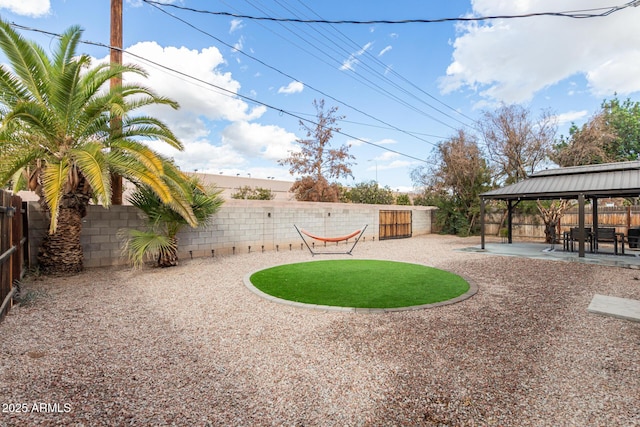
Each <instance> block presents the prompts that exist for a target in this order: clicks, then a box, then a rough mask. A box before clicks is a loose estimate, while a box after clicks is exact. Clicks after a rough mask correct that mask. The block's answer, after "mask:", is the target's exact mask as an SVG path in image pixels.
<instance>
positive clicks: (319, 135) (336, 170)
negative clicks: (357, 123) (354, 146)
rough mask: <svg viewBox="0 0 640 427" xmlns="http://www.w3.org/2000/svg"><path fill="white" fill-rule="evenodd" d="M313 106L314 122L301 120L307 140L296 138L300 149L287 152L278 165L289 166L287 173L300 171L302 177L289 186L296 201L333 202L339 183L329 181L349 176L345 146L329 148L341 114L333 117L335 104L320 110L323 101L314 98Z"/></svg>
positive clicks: (337, 193)
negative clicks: (308, 123)
mask: <svg viewBox="0 0 640 427" xmlns="http://www.w3.org/2000/svg"><path fill="white" fill-rule="evenodd" d="M313 106H314V107H315V109H316V123H315V124H314V126H313V127H310V126H308V125H307V124H306V123H305V122H303V121H302V120H301V121H300V127H301V128H302V129H304V130H305V131H306V136H307V139H298V140H297V141H296V142H297V143H298V145H299V146H300V151H295V152H290V155H289V157H288V158H286V159H283V160H280V161H279V162H278V163H280V164H281V165H289V166H290V168H289V172H290V173H291V174H292V175H293V174H300V175H302V178H300V179H298V180H296V182H295V183H294V184H293V186H292V187H291V191H292V192H293V193H294V194H295V196H296V199H297V200H302V201H318V202H337V201H339V199H340V186H339V185H338V184H337V183H335V182H333V183H332V182H330V180H334V179H338V178H340V177H348V176H351V177H353V175H352V172H351V162H350V161H351V160H352V159H355V157H354V156H352V155H351V154H349V148H350V146H349V145H342V146H341V147H340V148H338V149H334V148H331V145H330V144H331V138H332V137H333V133H334V132H339V131H340V129H339V128H337V127H335V126H334V125H335V123H336V122H337V121H338V120H341V119H343V118H344V117H343V116H337V115H336V113H337V111H338V107H331V108H330V109H328V110H327V111H325V109H324V100H320V101H317V100H314V101H313Z"/></svg>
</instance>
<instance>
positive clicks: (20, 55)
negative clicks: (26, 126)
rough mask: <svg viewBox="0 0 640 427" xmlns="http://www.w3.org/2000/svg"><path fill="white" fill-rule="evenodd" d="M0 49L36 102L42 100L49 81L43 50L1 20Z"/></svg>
mask: <svg viewBox="0 0 640 427" xmlns="http://www.w3.org/2000/svg"><path fill="white" fill-rule="evenodd" d="M0 48H1V49H2V52H3V53H4V54H5V56H6V57H7V59H8V60H9V63H10V64H11V67H12V69H13V71H14V73H15V75H16V76H17V77H18V78H19V79H20V80H21V82H22V84H23V85H24V86H25V87H26V88H27V89H28V90H29V92H30V94H31V95H32V96H34V97H35V98H37V99H38V100H42V99H44V98H45V95H46V87H47V83H48V81H49V79H48V77H47V70H48V69H49V68H50V67H49V60H48V58H47V55H46V53H45V52H44V50H43V49H42V48H41V47H39V46H38V45H36V44H35V43H31V42H29V41H27V40H25V39H24V38H23V37H22V36H21V35H20V34H18V33H17V32H16V31H14V30H13V28H11V26H10V25H9V24H8V23H7V22H5V21H3V20H0Z"/></svg>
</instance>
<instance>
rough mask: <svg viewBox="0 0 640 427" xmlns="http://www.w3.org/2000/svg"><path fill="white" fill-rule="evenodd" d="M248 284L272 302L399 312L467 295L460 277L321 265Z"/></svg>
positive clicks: (384, 266)
mask: <svg viewBox="0 0 640 427" xmlns="http://www.w3.org/2000/svg"><path fill="white" fill-rule="evenodd" d="M249 280H250V282H251V284H252V285H253V286H254V287H256V288H257V289H259V290H260V291H262V292H264V293H266V294H269V295H272V296H274V297H277V298H280V299H284V300H289V301H296V302H301V303H305V304H313V305H322V306H338V307H353V308H399V307H411V306H416V305H425V304H433V303H438V302H442V301H447V300H450V299H453V298H456V297H459V296H460V295H462V294H464V293H466V292H467V291H469V283H467V281H465V280H464V279H463V278H462V277H460V276H458V275H456V274H453V273H449V272H448V271H444V270H439V269H436V268H432V267H427V266H424V265H419V264H410V263H404V262H394V261H378V260H325V261H311V262H303V263H297V264H285V265H280V266H277V267H271V268H267V269H265V270H260V271H258V272H256V273H254V274H252V275H251V276H250V277H249Z"/></svg>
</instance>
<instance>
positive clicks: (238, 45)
mask: <svg viewBox="0 0 640 427" xmlns="http://www.w3.org/2000/svg"><path fill="white" fill-rule="evenodd" d="M243 47H244V37H240V38H239V39H238V41H237V42H235V43H234V45H233V48H234V49H235V50H242V48H243Z"/></svg>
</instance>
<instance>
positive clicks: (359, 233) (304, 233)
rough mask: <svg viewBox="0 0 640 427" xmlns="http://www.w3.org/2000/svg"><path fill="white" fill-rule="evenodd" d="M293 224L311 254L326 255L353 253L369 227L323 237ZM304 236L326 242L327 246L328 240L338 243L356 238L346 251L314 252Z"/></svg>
mask: <svg viewBox="0 0 640 427" xmlns="http://www.w3.org/2000/svg"><path fill="white" fill-rule="evenodd" d="M293 226H294V227H295V229H296V231H297V232H298V234H299V235H300V238H301V239H302V241H303V242H304V244H305V245H307V249H309V252H311V255H319V254H326V255H329V254H347V255H351V251H353V249H354V248H355V247H356V245H357V244H358V241H359V240H360V237H362V235H363V234H364V232H365V230H366V229H367V226H366V225H365V226H364V227H362V228H361V229H359V230H356V231H354V232H353V233H351V234H347V235H345V236H339V237H321V236H317V235H315V234H311V233H309V232H308V231H305V230H303V229H301V228H298V227H297V226H296V225H295V224H294V225H293ZM304 236H307V237H310V238H312V239H314V240H319V241H321V242H325V246H326V243H327V242H330V243H336V244H337V243H339V242H343V241H346V240H349V239H351V238H352V237H355V238H356V240H355V241H354V242H353V245H352V246H351V248H350V249H349V250H348V251H346V252H314V251H313V249H311V246H309V243H307V240H306V239H305V238H304ZM356 236H357V237H356ZM314 248H315V246H314Z"/></svg>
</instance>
